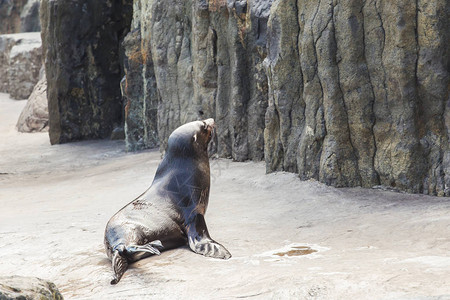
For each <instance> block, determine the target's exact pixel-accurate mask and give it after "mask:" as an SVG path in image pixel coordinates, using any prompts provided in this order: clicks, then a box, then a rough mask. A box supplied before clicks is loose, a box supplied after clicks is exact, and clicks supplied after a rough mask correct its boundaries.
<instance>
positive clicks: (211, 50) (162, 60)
mask: <svg viewBox="0 0 450 300" xmlns="http://www.w3.org/2000/svg"><path fill="white" fill-rule="evenodd" d="M270 4H271V1H253V2H249V3H248V4H247V3H246V2H245V1H228V2H226V1H181V0H171V1H134V7H133V8H134V16H133V23H132V30H131V32H130V33H129V36H128V37H127V42H126V49H127V50H126V55H127V61H128V63H127V64H126V73H127V76H126V85H125V86H126V87H125V94H126V97H127V98H128V101H129V102H128V103H129V104H128V105H127V107H128V110H127V109H126V110H125V111H126V120H127V123H126V124H127V125H126V136H127V141H128V143H127V145H128V148H129V149H133V148H140V147H148V146H153V145H155V144H156V143H157V142H158V141H159V142H161V149H165V146H166V141H167V138H168V136H169V134H170V133H171V132H172V131H173V130H174V129H175V128H176V127H178V126H179V125H180V124H182V123H185V122H189V121H191V120H196V119H202V118H206V117H213V118H215V119H216V121H217V124H218V127H217V131H216V132H217V135H216V143H215V146H213V147H214V148H216V149H215V150H217V152H218V154H219V155H220V156H225V157H233V158H234V159H236V160H239V161H241V160H246V159H255V160H261V159H262V158H263V157H264V152H263V143H264V136H263V130H264V113H265V109H266V106H267V79H266V76H265V73H264V68H263V66H262V61H263V59H264V58H265V56H266V50H265V49H266V48H265V38H266V33H265V32H266V23H267V19H268V15H269V8H270ZM142 95H144V96H143V97H142ZM141 116H144V118H142V117H141ZM154 116H157V118H155V117H154ZM156 134H157V135H158V136H156ZM135 141H136V142H135Z"/></svg>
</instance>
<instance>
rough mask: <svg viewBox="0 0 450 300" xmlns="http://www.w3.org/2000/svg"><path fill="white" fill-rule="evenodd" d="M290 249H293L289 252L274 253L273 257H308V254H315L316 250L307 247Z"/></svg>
mask: <svg viewBox="0 0 450 300" xmlns="http://www.w3.org/2000/svg"><path fill="white" fill-rule="evenodd" d="M292 248H293V249H291V250H288V251H284V252H278V253H274V254H273V255H278V256H301V255H308V254H311V253H314V252H317V250H315V249H312V248H311V247H308V246H294V247H292Z"/></svg>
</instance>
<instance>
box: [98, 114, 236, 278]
mask: <svg viewBox="0 0 450 300" xmlns="http://www.w3.org/2000/svg"><path fill="white" fill-rule="evenodd" d="M213 128H214V120H213V119H207V120H204V121H194V122H190V123H187V124H185V125H182V126H180V127H178V128H177V129H175V131H173V132H172V134H171V135H170V136H169V140H168V148H167V151H166V154H165V156H164V158H163V160H162V161H161V163H160V164H159V166H158V169H157V170H156V175H155V178H154V179H153V183H152V185H151V186H150V188H149V189H148V190H147V191H145V192H144V193H143V194H142V195H140V196H139V197H138V198H136V199H135V200H134V201H132V202H130V203H129V204H128V205H126V206H125V207H124V208H122V209H121V210H119V211H118V212H117V213H116V214H115V215H114V216H113V217H112V218H111V219H110V220H109V222H108V224H107V225H106V230H105V248H106V253H107V255H108V257H109V258H110V259H111V263H112V268H113V271H114V278H113V280H112V281H111V284H116V283H117V282H119V280H120V278H121V277H122V275H123V273H124V272H125V271H126V270H127V268H128V264H129V263H131V262H135V261H137V260H139V259H142V258H144V257H148V256H150V255H153V254H158V255H159V254H160V251H161V250H162V249H165V250H166V249H172V248H175V247H179V246H182V245H186V243H187V244H189V247H190V248H191V249H192V251H194V252H195V253H198V254H202V255H205V256H209V257H215V258H222V259H228V258H230V257H231V254H230V252H228V250H227V249H225V247H224V246H222V245H221V244H219V243H217V242H216V241H214V240H213V239H212V238H211V237H210V236H209V233H208V229H207V227H206V223H205V218H204V215H205V211H206V207H207V206H208V199H209V187H210V173H209V158H208V144H209V142H210V141H211V135H212V132H213Z"/></svg>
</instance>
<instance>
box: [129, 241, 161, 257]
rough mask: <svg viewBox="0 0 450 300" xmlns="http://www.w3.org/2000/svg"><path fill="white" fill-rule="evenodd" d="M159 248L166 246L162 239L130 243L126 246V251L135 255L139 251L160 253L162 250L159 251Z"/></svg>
mask: <svg viewBox="0 0 450 300" xmlns="http://www.w3.org/2000/svg"><path fill="white" fill-rule="evenodd" d="M158 248H160V249H162V248H164V246H163V245H162V244H161V241H160V240H155V241H153V242H150V243H148V244H145V245H130V246H128V247H127V248H126V251H127V253H128V254H130V255H133V254H135V253H138V252H147V253H151V254H156V255H160V254H161V252H160V251H159V249H158Z"/></svg>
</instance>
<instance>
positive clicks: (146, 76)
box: [41, 0, 450, 196]
mask: <svg viewBox="0 0 450 300" xmlns="http://www.w3.org/2000/svg"><path fill="white" fill-rule="evenodd" d="M56 2H58V1H51V2H49V1H48V0H47V1H43V2H42V4H41V5H42V6H43V7H44V9H43V11H44V16H45V17H44V18H43V19H45V20H46V21H45V22H43V23H45V24H46V25H45V26H47V27H48V28H44V36H47V40H48V42H49V43H48V44H49V48H48V50H47V52H46V53H47V54H46V57H47V63H48V65H47V71H48V79H49V92H48V93H49V103H50V107H49V110H50V123H51V124H50V128H51V129H50V135H51V137H52V143H59V142H65V141H70V140H74V139H78V138H86V137H104V136H106V135H107V134H106V133H107V132H110V128H111V127H110V125H109V124H110V123H111V120H108V122H103V121H101V122H100V121H98V120H105V119H106V118H107V117H106V116H109V117H110V118H112V120H114V121H113V122H117V120H119V121H121V119H120V117H111V116H118V115H119V110H120V108H121V106H120V105H116V104H117V103H120V99H119V98H120V95H118V92H117V91H118V87H119V80H120V78H122V77H121V76H118V75H117V74H119V73H120V72H118V71H116V70H118V67H111V66H108V64H106V67H105V64H103V66H102V60H99V58H98V57H99V54H100V56H102V55H104V51H105V50H104V49H105V48H107V49H108V51H110V50H111V49H112V47H111V46H109V44H108V43H107V40H105V41H103V40H102V42H100V39H99V38H97V37H98V36H102V34H104V32H109V33H111V28H110V27H108V26H110V25H108V26H106V27H105V25H104V26H103V27H102V29H101V30H100V31H95V30H93V31H90V29H91V28H99V26H98V24H105V20H107V18H105V17H104V14H102V13H100V15H101V16H103V17H101V18H99V20H100V21H98V22H97V21H96V23H92V24H94V25H92V24H91V23H89V22H93V21H92V20H91V19H90V18H93V17H91V15H92V14H94V11H95V14H98V12H103V10H102V9H101V7H102V6H101V5H100V4H96V6H95V7H87V9H86V10H84V11H87V13H84V14H79V13H78V14H77V13H76V12H77V11H78V12H79V11H80V9H81V8H79V6H82V4H81V2H80V4H77V5H78V6H77V5H75V4H71V5H72V6H73V7H71V6H70V5H69V4H67V3H64V4H61V5H59V6H55V5H54V3H56ZM67 5H69V6H67ZM116 8H117V7H116ZM69 12H70V13H69ZM66 15H71V16H73V19H74V20H72V18H68V19H64V20H65V22H63V23H61V24H63V25H61V26H59V27H52V26H55V25H52V24H59V23H58V20H60V19H61V16H66ZM58 18H59V19H58ZM81 18H84V19H86V20H90V21H89V22H81V23H82V24H85V25H83V26H80V25H79V24H80V22H79V19H81ZM84 19H83V20H84ZM449 20H450V9H449V5H448V1H446V0H431V1H421V0H418V1H416V2H414V3H411V1H406V0H395V1H380V0H378V1H377V0H367V1H364V0H351V1H337V0H321V1H300V0H298V1H297V0H275V1H271V0H255V1H241V0H227V1H225V0H208V1H206V0H199V1H191V0H187V1H182V0H164V1H163V0H150V1H143V0H134V1H133V20H132V25H131V30H130V32H129V34H128V35H127V37H126V39H125V41H124V44H123V45H124V47H125V50H124V56H125V59H124V65H125V75H126V76H125V77H124V78H123V80H122V84H121V85H120V87H121V89H122V94H123V99H124V109H123V110H124V120H123V121H124V124H125V136H126V141H127V148H128V149H129V150H136V149H141V148H146V147H153V146H155V145H157V144H160V147H161V149H162V150H164V149H165V147H166V141H167V138H168V136H169V134H170V133H171V132H172V130H173V129H175V128H176V127H177V126H179V125H180V124H182V123H185V122H188V121H191V120H194V119H203V118H206V117H213V118H215V119H216V122H217V134H216V136H215V142H214V143H213V146H212V148H213V149H211V150H213V151H216V152H217V154H218V155H219V156H221V157H232V158H233V159H235V160H238V161H242V160H246V159H253V160H261V159H265V161H266V165H267V171H268V172H272V171H276V170H285V171H289V172H296V173H298V174H299V176H300V178H302V179H310V178H314V179H316V180H319V181H321V182H325V183H327V184H330V185H333V186H338V187H341V186H365V187H370V186H375V185H384V186H389V187H394V188H397V189H400V190H405V191H409V192H423V193H426V194H433V195H441V196H443V195H447V196H448V195H450V150H449V135H450V103H449V102H450V100H449V63H450V62H449V61H450V53H449V51H450V50H449V49H450V48H449V47H448V42H449V40H450V29H449V28H450V24H449V23H450V21H449ZM66 21H67V22H66ZM95 24H97V25H95ZM108 24H112V23H111V22H109V23H108ZM114 24H115V23H114ZM121 24H122V23H121ZM103 30H105V31H103ZM67 32H71V33H72V32H74V34H75V35H76V36H75V37H74V36H73V34H72V36H71V35H70V34H66V33H67ZM93 32H96V33H95V34H94V33H93ZM112 32H117V31H114V30H112ZM123 32H124V31H122V33H123ZM119 36H120V35H119ZM58 45H61V46H58ZM95 53H97V54H95ZM94 54H95V55H94ZM117 58H119V56H118V55H113V56H109V60H108V62H109V63H112V62H113V61H114V59H117ZM119 59H120V58H119ZM87 61H89V63H87ZM55 66H59V67H58V69H56V68H55ZM61 66H62V67H61ZM114 66H116V65H114ZM52 68H53V70H51V69H52ZM49 69H50V71H49ZM105 70H108V72H107V73H105V72H106V71H105ZM110 70H113V72H110ZM110 74H114V77H106V76H107V75H108V76H110ZM121 75H122V74H121ZM104 78H108V80H105V79H104ZM105 82H107V83H111V84H105ZM94 87H95V88H94ZM106 87H107V88H106ZM99 93H100V94H101V95H108V97H106V98H107V99H114V100H113V101H106V100H100V99H106V98H101V97H99V96H98V94H99ZM108 93H109V94H108ZM55 99H60V100H58V101H56V100H55ZM99 104H102V105H99ZM94 113H95V114H97V115H99V116H100V117H97V116H94ZM52 114H54V115H53V116H52ZM81 116H82V117H81ZM81 119H83V120H86V119H87V120H88V121H87V122H86V124H83V123H82V120H81ZM52 122H55V125H54V126H53V125H52ZM108 126H109V127H108ZM53 127H55V129H54V130H55V132H54V133H52V128H53ZM105 128H106V130H105Z"/></svg>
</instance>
